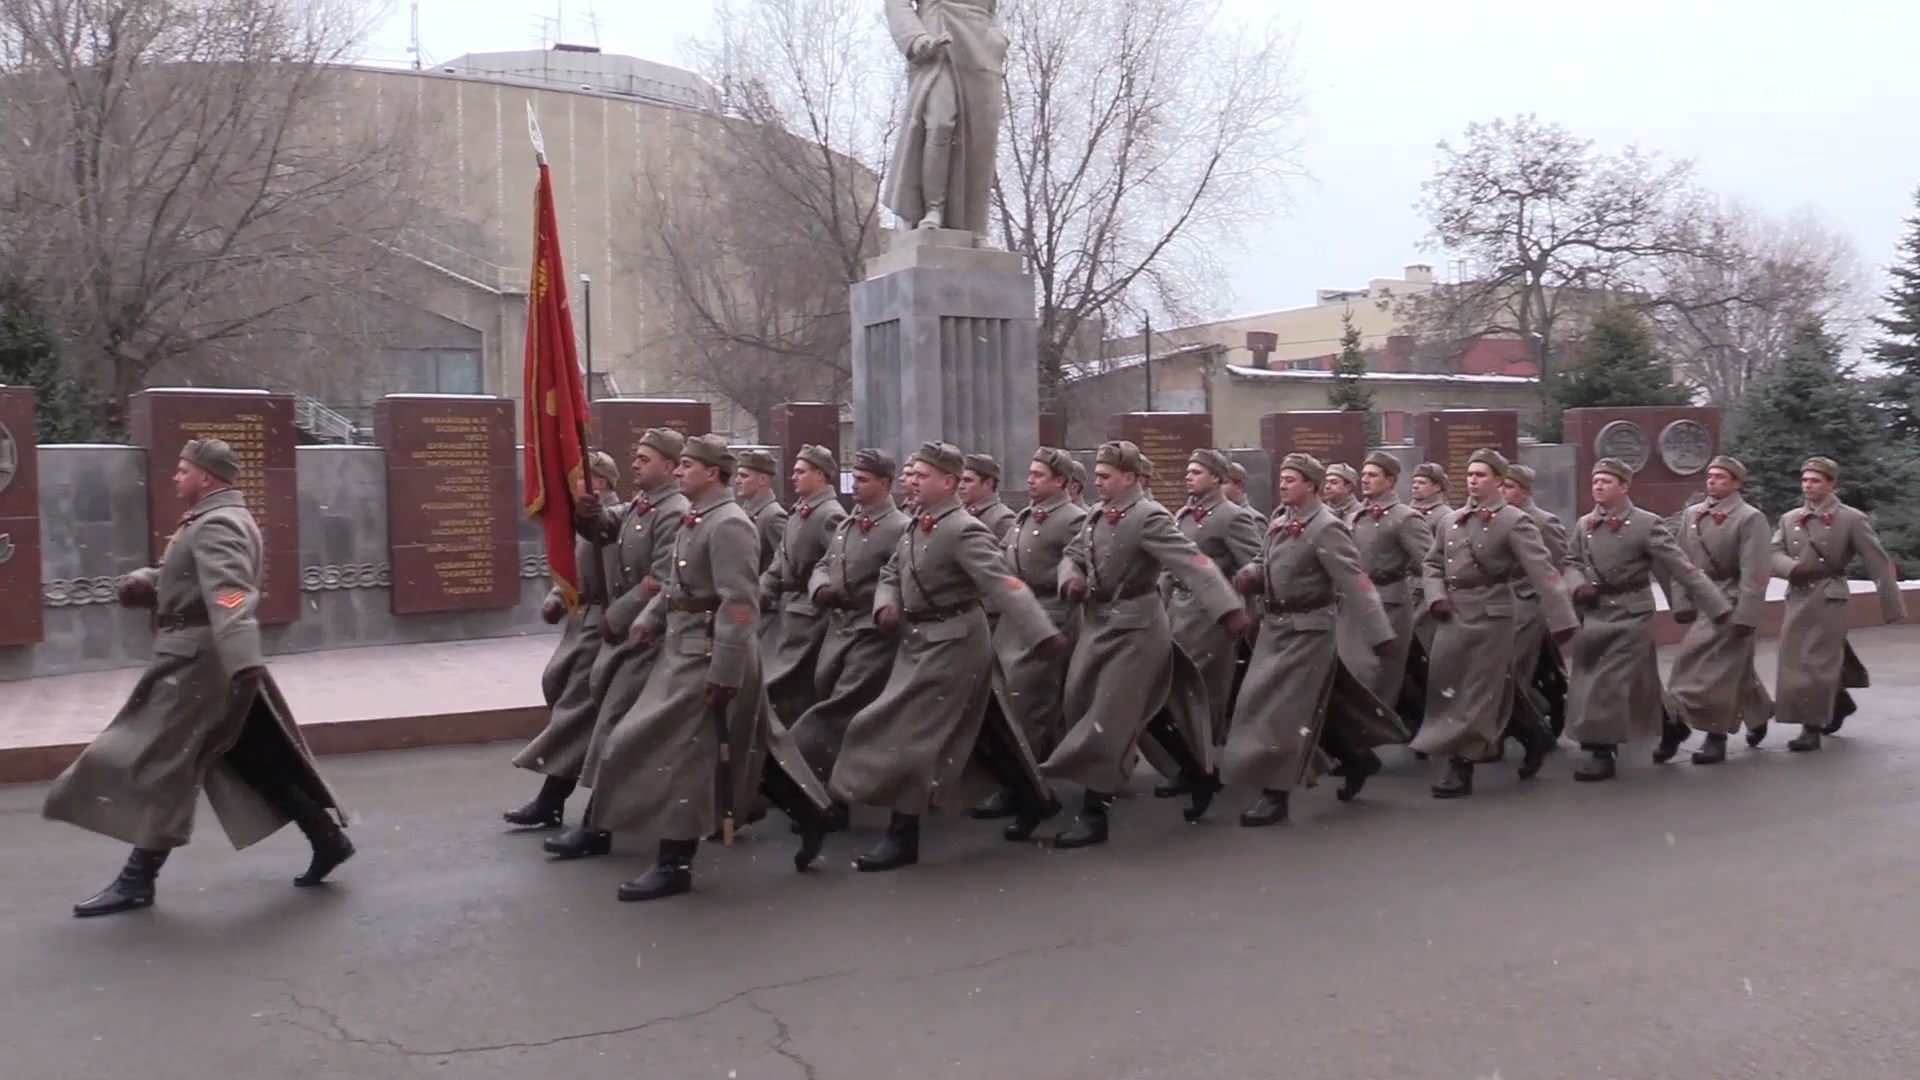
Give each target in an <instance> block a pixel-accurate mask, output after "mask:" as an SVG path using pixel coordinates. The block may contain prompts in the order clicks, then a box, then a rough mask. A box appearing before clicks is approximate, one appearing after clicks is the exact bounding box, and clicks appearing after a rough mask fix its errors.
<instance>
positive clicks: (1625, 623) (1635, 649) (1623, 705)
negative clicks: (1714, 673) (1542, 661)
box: [1566, 503, 1733, 746]
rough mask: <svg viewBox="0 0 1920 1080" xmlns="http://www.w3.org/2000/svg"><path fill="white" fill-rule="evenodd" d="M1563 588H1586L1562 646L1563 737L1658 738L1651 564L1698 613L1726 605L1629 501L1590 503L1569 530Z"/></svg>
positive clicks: (1721, 610)
mask: <svg viewBox="0 0 1920 1080" xmlns="http://www.w3.org/2000/svg"><path fill="white" fill-rule="evenodd" d="M1572 540H1573V543H1572V547H1571V548H1570V549H1569V551H1568V553H1567V574H1566V580H1567V587H1568V588H1570V589H1578V588H1579V587H1580V586H1582V585H1592V586H1593V587H1594V588H1595V589H1597V590H1598V591H1599V596H1598V597H1597V598H1596V599H1595V600H1594V602H1593V603H1592V604H1591V605H1589V606H1588V607H1587V608H1586V609H1585V618H1584V619H1583V621H1582V622H1581V625H1580V632H1579V633H1578V634H1576V635H1575V636H1574V639H1573V641H1572V642H1571V644H1570V647H1569V649H1568V657H1567V660H1568V663H1567V669H1568V671H1567V679H1568V685H1567V735H1568V736H1570V737H1571V738H1573V739H1574V740H1575V741H1577V742H1579V743H1580V744H1581V745H1583V746H1592V745H1614V744H1619V743H1623V742H1628V741H1630V740H1632V739H1637V738H1644V737H1650V736H1655V735H1659V734H1660V731H1661V713H1660V664H1659V659H1658V657H1657V655H1656V654H1655V651H1654V644H1653V630H1652V627H1651V625H1650V624H1651V623H1652V622H1653V612H1654V602H1653V567H1655V566H1660V567H1663V568H1664V570H1665V572H1666V574H1667V576H1668V577H1669V578H1670V579H1672V581H1673V583H1674V586H1675V588H1676V589H1685V590H1686V591H1687V593H1688V594H1689V596H1690V597H1691V598H1692V601H1693V604H1694V606H1695V607H1697V608H1698V609H1699V610H1700V613H1701V614H1702V616H1704V617H1705V618H1708V619H1717V618H1720V617H1721V616H1723V615H1725V614H1727V613H1728V612H1729V611H1731V610H1733V605H1732V604H1729V603H1728V602H1727V598H1726V597H1725V596H1723V595H1721V593H1720V590H1719V589H1716V588H1714V587H1713V583H1712V582H1710V581H1708V580H1707V576H1706V575H1705V574H1702V573H1701V572H1700V569H1699V567H1696V566H1694V565H1693V564H1692V563H1691V562H1689V561H1687V556H1686V554H1685V553H1684V552H1682V551H1681V550H1680V545H1679V544H1677V543H1675V542H1674V539H1673V534H1672V533H1669V532H1668V531H1667V525H1666V522H1665V521H1663V520H1661V518H1660V515H1658V514H1655V513H1653V512H1652V511H1649V510H1642V509H1640V508H1638V507H1636V506H1634V505H1633V504H1632V503H1627V504H1625V505H1623V506H1622V507H1621V508H1620V509H1619V510H1615V511H1612V512H1608V511H1605V510H1602V509H1600V508H1598V507H1595V508H1594V510H1593V512H1592V513H1590V514H1588V515H1587V516H1586V517H1583V518H1581V519H1580V520H1579V521H1578V522H1576V523H1575V525H1574V528H1573V537H1572Z"/></svg>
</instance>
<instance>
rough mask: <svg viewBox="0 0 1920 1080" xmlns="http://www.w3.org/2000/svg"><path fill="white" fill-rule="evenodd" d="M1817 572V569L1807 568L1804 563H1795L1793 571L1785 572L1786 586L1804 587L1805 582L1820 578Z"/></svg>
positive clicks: (1814, 567)
mask: <svg viewBox="0 0 1920 1080" xmlns="http://www.w3.org/2000/svg"><path fill="white" fill-rule="evenodd" d="M1818 571H1819V567H1816V566H1809V565H1807V564H1806V563H1796V564H1794V567H1793V569H1791V570H1789V571H1787V584H1789V585H1805V584H1806V583H1807V582H1809V581H1812V580H1814V579H1815V578H1817V577H1819V576H1820V575H1819V572H1818Z"/></svg>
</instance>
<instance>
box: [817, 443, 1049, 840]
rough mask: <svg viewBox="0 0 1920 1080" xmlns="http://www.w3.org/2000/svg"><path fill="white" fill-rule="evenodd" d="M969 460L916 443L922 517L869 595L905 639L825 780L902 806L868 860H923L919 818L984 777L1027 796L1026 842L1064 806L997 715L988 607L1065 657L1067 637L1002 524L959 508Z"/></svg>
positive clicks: (1009, 626)
mask: <svg viewBox="0 0 1920 1080" xmlns="http://www.w3.org/2000/svg"><path fill="white" fill-rule="evenodd" d="M965 468H966V465H965V461H964V459H963V458H962V457H961V454H960V451H959V449H958V448H956V447H954V446H952V445H950V444H948V443H926V444H924V445H922V446H921V447H920V450H919V451H918V452H917V453H916V454H914V456H913V464H912V477H913V479H912V480H911V481H910V484H911V486H912V487H913V489H914V491H915V492H916V493H917V494H918V497H919V502H920V512H919V516H918V517H916V518H915V519H914V520H913V521H912V522H910V523H909V524H908V527H907V530H906V532H905V533H904V534H902V536H901V538H900V543H899V546H898V547H897V548H896V549H895V551H894V555H893V558H892V560H891V561H889V562H888V563H887V566H886V568H885V569H884V570H882V571H881V573H880V586H879V588H878V590H877V591H876V592H875V594H874V601H873V603H874V621H875V623H877V624H878V625H879V627H880V629H881V631H882V632H883V633H886V634H889V635H898V636H899V637H900V648H899V651H898V653H897V654H896V656H895V659H894V664H893V672H892V674H891V676H890V677H889V678H888V679H887V685H886V688H885V689H884V690H882V691H881V692H880V697H879V698H878V699H876V700H875V701H874V702H873V704H871V705H868V706H867V707H866V708H864V709H862V710H860V712H859V714H858V715H856V716H855V717H854V718H853V722H852V723H851V724H850V725H848V727H847V737H846V740H845V742H844V743H843V744H842V745H841V748H840V758H839V761H838V762H836V763H835V765H834V769H833V777H832V779H831V781H830V782H829V783H828V787H829V789H831V791H832V792H833V794H834V795H835V796H836V797H838V798H840V799H841V800H843V801H845V802H847V803H859V804H862V805H867V806H884V807H888V808H890V809H891V810H892V811H893V816H892V818H891V820H890V821H889V822H888V825H887V835H886V838H885V839H884V840H882V841H881V842H880V844H879V846H877V847H875V848H874V849H873V850H872V851H869V852H867V853H866V854H864V855H861V856H860V857H859V858H858V859H856V860H855V861H854V867H855V868H856V869H858V870H861V871H865V872H875V871H883V870H894V869H897V868H899V867H903V866H910V865H912V864H914V863H917V862H919V861H920V818H921V816H922V815H924V814H925V813H926V812H927V811H928V810H929V809H935V808H938V809H943V810H951V811H955V812H962V813H964V812H965V811H966V810H967V809H969V808H970V807H971V806H972V805H973V800H977V799H979V798H981V797H983V796H984V795H985V794H986V793H987V792H986V791H985V790H977V789H980V788H982V787H983V785H981V784H979V783H977V782H975V781H976V780H984V779H986V778H987V777H988V776H991V778H992V779H994V780H996V781H997V782H998V783H999V784H1000V786H1002V787H1010V788H1014V789H1015V790H1016V791H1017V792H1018V793H1019V796H1020V799H1019V802H1020V805H1019V807H1018V809H1017V810H1016V812H1015V815H1014V821H1013V823H1012V824H1011V825H1009V826H1007V829H1006V833H1005V835H1006V837H1007V839H1009V840H1026V839H1027V838H1028V837H1030V836H1032V835H1033V830H1034V829H1035V828H1037V827H1038V826H1039V824H1040V822H1042V821H1044V820H1046V818H1048V817H1050V816H1052V815H1053V814H1056V813H1058V812H1059V809H1060V807H1059V804H1058V803H1055V802H1053V801H1052V799H1051V797H1050V796H1049V795H1048V794H1047V790H1046V787H1045V785H1044V784H1043V783H1042V782H1041V780H1040V777H1039V775H1038V773H1037V772H1036V771H1035V767H1034V764H1033V758H1032V751H1031V750H1030V749H1028V747H1027V744H1026V739H1025V737H1024V736H1023V735H1022V734H1021V732H1020V730H1019V729H1018V728H1017V727H1014V726H1013V725H1011V724H1007V723H1005V721H1004V718H1002V717H1000V716H999V715H998V710H994V713H995V715H994V716H993V717H992V718H991V719H990V718H989V717H988V710H987V699H988V698H989V697H990V696H991V695H992V692H993V656H994V653H993V648H994V646H993V642H992V640H991V639H990V637H989V635H988V633H987V614H986V610H985V608H984V607H983V605H985V604H991V605H992V607H993V609H994V611H996V612H997V613H998V614H999V616H1000V632H1001V633H1003V634H1012V635H1019V640H1022V641H1025V642H1029V643H1031V645H1030V647H1032V648H1034V649H1037V650H1038V651H1039V652H1040V653H1041V654H1042V655H1045V656H1049V657H1053V658H1055V659H1058V658H1059V657H1061V656H1064V655H1065V653H1066V650H1067V642H1066V638H1064V637H1063V636H1061V634H1060V632H1059V631H1058V630H1057V629H1055V627H1054V625H1053V621H1052V620H1051V619H1049V618H1048V617H1047V613H1046V612H1045V611H1044V610H1043V609H1042V608H1041V607H1040V603H1039V601H1037V600H1035V599H1034V597H1033V592H1032V591H1031V590H1029V589H1028V588H1027V587H1026V585H1025V584H1024V583H1023V582H1021V580H1020V579H1019V578H1017V577H1013V576H1012V575H1010V574H1008V573H1007V570H1006V561H1005V559H1004V558H1003V557H1002V554H1001V549H1000V547H999V545H997V544H995V543H994V541H993V533H992V532H991V531H989V530H988V529H987V527H986V525H985V524H983V523H982V522H981V521H980V520H979V519H978V518H976V517H974V516H973V515H972V514H969V513H967V512H966V511H965V509H964V508H963V507H962V505H961V503H960V499H959V498H958V495H957V489H958V487H959V483H960V474H961V473H962V472H963V471H964V470H965ZM976 765H978V766H980V768H977V769H976V768H974V766H976ZM970 772H971V773H973V774H974V775H972V776H969V775H968V774H969V773H970Z"/></svg>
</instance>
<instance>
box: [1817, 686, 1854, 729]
mask: <svg viewBox="0 0 1920 1080" xmlns="http://www.w3.org/2000/svg"><path fill="white" fill-rule="evenodd" d="M1859 711H1860V706H1858V705H1855V704H1854V703H1853V695H1852V694H1849V693H1847V689H1846V687H1844V686H1843V687H1841V688H1840V693H1839V694H1837V695H1835V697H1834V699H1833V718H1832V719H1831V720H1828V721H1827V726H1826V729H1825V731H1823V732H1822V734H1826V735H1837V734H1839V733H1840V725H1842V724H1844V723H1846V722H1847V717H1849V716H1852V715H1853V714H1854V713H1856V712H1859Z"/></svg>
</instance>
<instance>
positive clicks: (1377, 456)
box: [1360, 450, 1400, 499]
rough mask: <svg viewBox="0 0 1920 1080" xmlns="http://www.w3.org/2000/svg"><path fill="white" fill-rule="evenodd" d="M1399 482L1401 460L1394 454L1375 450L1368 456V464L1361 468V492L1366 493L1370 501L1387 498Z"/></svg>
mask: <svg viewBox="0 0 1920 1080" xmlns="http://www.w3.org/2000/svg"><path fill="white" fill-rule="evenodd" d="M1399 482H1400V459H1399V458H1397V457H1394V456H1393V455H1392V454H1388V453H1383V452H1381V451H1379V450H1375V451H1374V452H1373V453H1371V454H1368V455H1367V461H1366V464H1364V465H1362V466H1360V490H1362V491H1364V492H1366V495H1367V498H1369V499H1384V498H1386V497H1387V496H1388V495H1389V494H1391V493H1392V492H1393V488H1394V485H1395V484H1398V483H1399Z"/></svg>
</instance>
